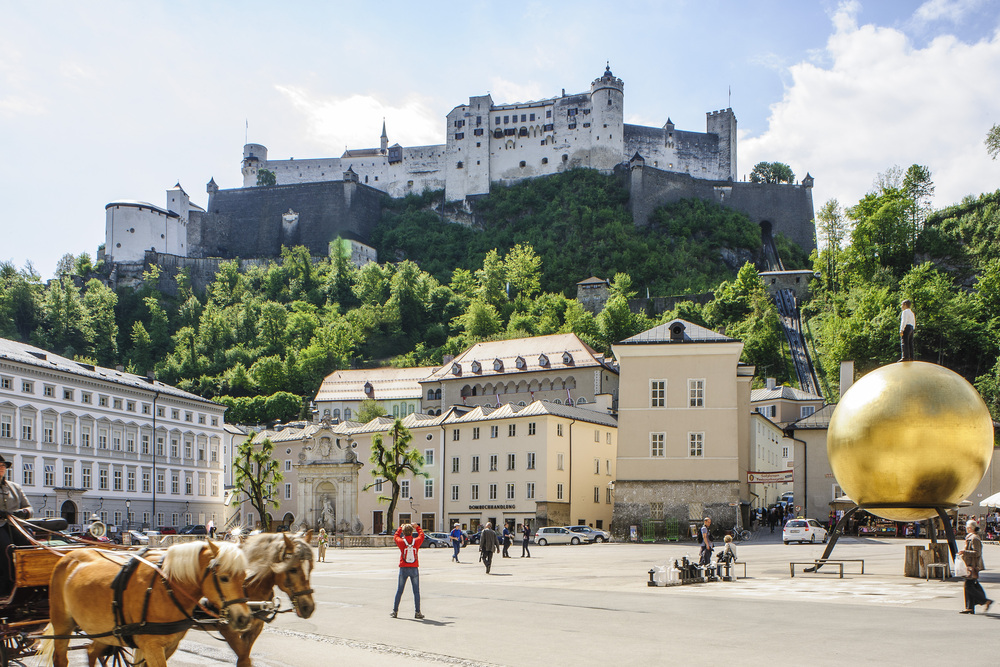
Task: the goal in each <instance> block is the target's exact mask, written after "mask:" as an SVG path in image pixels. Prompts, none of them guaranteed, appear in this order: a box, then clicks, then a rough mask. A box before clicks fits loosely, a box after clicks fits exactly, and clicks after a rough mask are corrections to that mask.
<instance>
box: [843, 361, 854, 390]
mask: <svg viewBox="0 0 1000 667" xmlns="http://www.w3.org/2000/svg"><path fill="white" fill-rule="evenodd" d="M853 384H854V361H841V362H840V397H841V398H843V397H844V394H845V393H847V390H848V389H850V388H851V386H852V385H853Z"/></svg>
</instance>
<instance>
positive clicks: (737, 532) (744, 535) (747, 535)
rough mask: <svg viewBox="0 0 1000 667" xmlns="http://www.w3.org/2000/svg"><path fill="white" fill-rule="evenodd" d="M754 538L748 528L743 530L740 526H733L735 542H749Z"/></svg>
mask: <svg viewBox="0 0 1000 667" xmlns="http://www.w3.org/2000/svg"><path fill="white" fill-rule="evenodd" d="M752 538H753V533H751V532H750V531H749V530H747V529H746V528H741V527H740V525H739V524H736V525H735V526H733V542H749V541H750V540H751V539H752Z"/></svg>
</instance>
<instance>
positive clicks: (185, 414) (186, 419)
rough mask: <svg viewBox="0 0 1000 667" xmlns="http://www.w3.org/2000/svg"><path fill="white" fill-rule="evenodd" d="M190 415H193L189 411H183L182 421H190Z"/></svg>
mask: <svg viewBox="0 0 1000 667" xmlns="http://www.w3.org/2000/svg"><path fill="white" fill-rule="evenodd" d="M192 416H193V415H192V414H191V413H190V412H185V413H184V421H186V422H189V421H191V417H192Z"/></svg>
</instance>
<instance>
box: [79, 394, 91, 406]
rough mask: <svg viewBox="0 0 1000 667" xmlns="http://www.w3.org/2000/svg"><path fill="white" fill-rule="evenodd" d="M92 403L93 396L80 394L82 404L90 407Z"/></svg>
mask: <svg viewBox="0 0 1000 667" xmlns="http://www.w3.org/2000/svg"><path fill="white" fill-rule="evenodd" d="M92 401H93V397H92V395H91V394H89V393H83V394H80V402H81V403H86V404H87V405H90V404H91V402H92Z"/></svg>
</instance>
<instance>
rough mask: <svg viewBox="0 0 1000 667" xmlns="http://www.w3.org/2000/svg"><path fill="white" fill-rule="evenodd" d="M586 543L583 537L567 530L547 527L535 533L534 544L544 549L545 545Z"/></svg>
mask: <svg viewBox="0 0 1000 667" xmlns="http://www.w3.org/2000/svg"><path fill="white" fill-rule="evenodd" d="M585 541H587V538H586V537H584V536H583V535H577V534H576V533H574V532H572V531H570V530H569V529H568V528H562V527H559V526H547V527H545V528H539V529H538V530H537V531H536V532H535V544H537V545H538V546H540V547H544V546H545V545H546V544H580V543H582V542H585Z"/></svg>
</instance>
